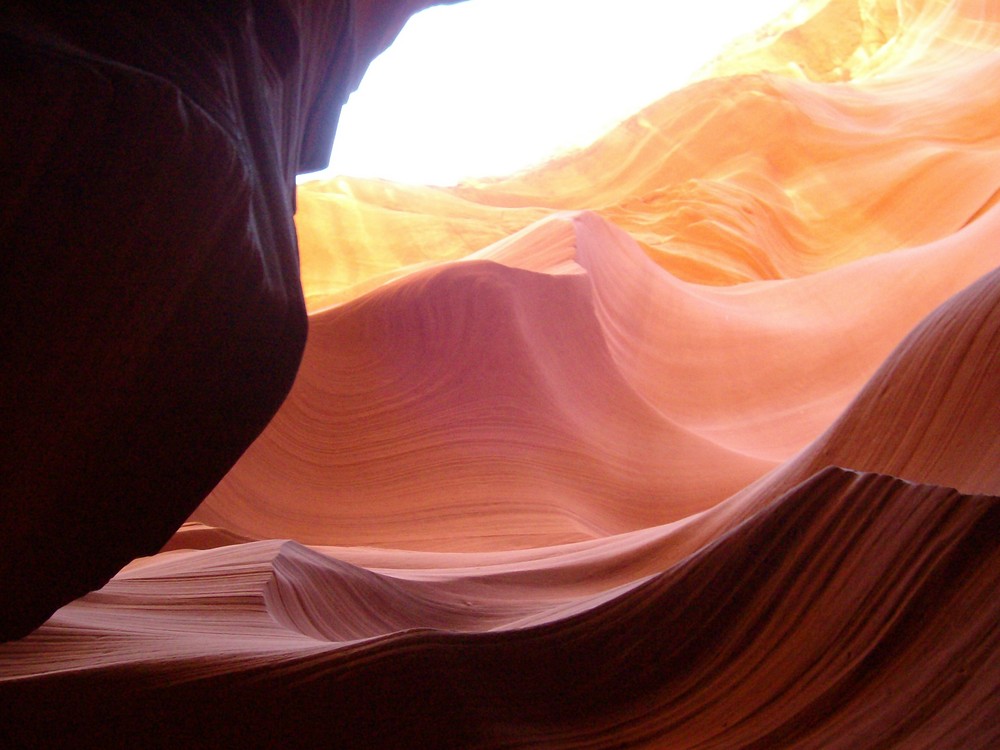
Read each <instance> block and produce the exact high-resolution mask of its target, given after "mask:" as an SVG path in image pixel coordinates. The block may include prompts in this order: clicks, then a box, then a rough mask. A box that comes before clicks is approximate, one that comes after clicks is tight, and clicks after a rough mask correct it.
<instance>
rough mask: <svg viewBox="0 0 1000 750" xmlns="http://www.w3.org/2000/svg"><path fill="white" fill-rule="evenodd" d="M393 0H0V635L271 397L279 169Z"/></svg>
mask: <svg viewBox="0 0 1000 750" xmlns="http://www.w3.org/2000/svg"><path fill="white" fill-rule="evenodd" d="M423 4H424V5H426V4H427V3H423ZM396 5H397V6H398V7H392V6H391V4H387V3H372V4H365V3H363V2H359V3H344V2H333V1H331V2H318V3H308V4H299V3H293V2H289V3H285V2H275V3H256V2H231V3H214V4H213V3H209V4H207V5H204V6H203V4H198V3H158V2H145V3H141V4H138V5H136V4H130V3H104V2H88V3H76V4H74V6H73V8H72V9H71V10H70V11H67V8H66V7H65V4H63V3H38V2H25V3H22V2H17V1H16V0H15V2H11V3H5V4H4V7H3V9H2V11H0V33H2V35H3V44H2V46H0V58H2V64H0V70H2V74H0V76H2V85H0V97H2V99H0V102H2V107H0V111H2V114H0V133H2V137H0V152H2V155H0V159H2V163H3V170H2V172H0V192H2V196H3V198H2V200H3V209H2V212H0V244H2V246H3V254H4V263H3V269H2V275H0V308H2V311H3V330H2V333H0V352H2V355H0V393H2V394H3V420H2V429H0V499H2V501H0V527H2V528H3V533H4V540H3V544H2V545H0V639H4V640H5V639H7V638H11V637H17V636H20V635H24V634H25V633H27V632H28V631H29V630H30V629H31V628H33V627H35V626H37V625H39V624H41V622H42V621H44V620H45V618H46V617H48V616H49V615H50V614H51V613H52V612H53V611H54V610H55V609H56V608H57V607H59V606H61V605H62V604H65V603H66V602H68V601H70V600H71V599H73V598H75V597H77V596H80V595H81V594H84V593H86V592H87V591H89V590H92V589H94V588H97V587H99V586H100V585H102V584H103V583H104V582H106V581H107V579H108V578H109V577H110V576H112V575H113V574H114V573H115V572H116V571H117V570H118V569H119V568H120V567H121V566H122V565H123V564H125V563H126V562H128V561H129V560H130V559H132V558H133V557H135V556H136V555H137V554H150V553H152V552H155V551H156V550H157V549H159V548H160V547H161V546H162V545H163V543H164V542H165V541H166V540H167V539H168V537H169V536H170V534H171V533H173V531H174V530H176V528H177V527H178V526H179V525H180V524H181V522H182V521H183V520H184V518H185V517H186V516H187V515H188V514H189V513H190V512H191V511H192V510H193V509H194V508H195V506H196V505H197V504H198V503H199V502H200V501H201V500H202V499H203V498H204V497H205V495H206V494H208V492H209V491H210V490H211V489H212V487H213V486H214V485H215V484H216V483H217V482H218V480H219V479H220V478H221V477H222V475H223V474H224V473H225V472H226V471H227V470H228V469H229V468H230V467H231V466H232V464H233V462H235V461H236V459H237V458H238V457H239V456H240V454H241V453H242V452H243V450H244V449H245V448H246V447H247V445H248V444H249V443H250V442H251V441H252V440H253V439H254V438H255V437H256V436H257V434H258V433H259V432H260V430H261V429H263V427H264V426H265V425H266V424H267V422H268V420H269V419H270V417H271V416H272V415H273V413H274V412H275V410H276V409H277V408H278V406H279V404H280V403H281V401H282V399H283V398H284V396H285V394H286V393H287V391H288V388H289V386H290V385H291V382H292V379H293V377H294V375H295V372H296V368H297V366H298V362H299V358H300V356H301V352H302V347H303V344H304V341H305V335H306V318H305V309H304V306H303V302H302V292H301V286H300V282H299V274H298V256H297V252H296V240H295V232H294V226H293V224H292V220H291V216H292V212H293V207H294V177H295V174H296V172H300V171H306V170H308V169H315V168H318V167H320V166H323V165H325V163H326V159H327V155H328V154H329V151H330V144H331V142H332V137H333V131H334V126H335V124H336V118H337V113H338V111H339V106H340V103H341V102H342V101H343V100H344V99H345V98H346V96H347V93H348V91H349V90H350V89H351V88H352V87H353V86H354V85H356V83H357V81H358V80H359V79H360V76H361V73H362V72H363V69H364V66H365V64H366V63H367V61H368V60H369V59H371V58H372V57H373V56H374V55H375V54H376V53H377V52H378V51H379V49H380V48H381V47H383V46H384V45H385V44H387V43H388V41H389V40H390V39H391V37H392V35H393V34H394V33H395V31H396V30H398V28H399V26H400V25H401V24H402V22H403V21H404V20H405V17H406V16H407V15H408V13H409V12H412V11H413V10H415V9H416V8H417V7H419V6H420V3H415V2H409V3H397V4H396ZM140 6H141V7H140ZM371 6H378V7H371Z"/></svg>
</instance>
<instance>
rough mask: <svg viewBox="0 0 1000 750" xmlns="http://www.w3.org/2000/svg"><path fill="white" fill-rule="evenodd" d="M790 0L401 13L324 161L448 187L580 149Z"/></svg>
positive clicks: (653, 0)
mask: <svg viewBox="0 0 1000 750" xmlns="http://www.w3.org/2000/svg"><path fill="white" fill-rule="evenodd" d="M792 4H793V0H742V1H741V0H699V2H679V1H677V0H468V1H467V2H464V3H460V4H458V5H453V6H440V7H434V8H430V9H428V10H425V11H423V12H421V13H418V14H417V15H415V16H414V17H413V18H411V19H410V21H409V22H408V23H407V25H406V27H405V28H404V29H403V30H402V32H400V34H399V37H398V38H397V39H396V41H395V42H394V43H393V44H392V46H391V47H390V48H389V49H388V50H386V51H385V52H384V53H383V54H382V55H380V56H379V57H378V58H377V59H376V60H375V61H374V62H372V64H371V67H370V68H369V69H368V72H367V74H366V75H365V78H364V80H363V81H362V83H361V86H360V87H359V88H358V90H357V91H356V92H355V93H354V94H352V95H351V98H350V100H349V101H348V103H347V104H346V106H345V107H344V109H343V113H342V115H341V119H340V125H339V127H338V130H337V136H336V141H335V144H334V148H333V154H332V157H331V162H330V168H329V169H328V170H326V171H324V172H320V173H314V174H311V175H304V176H303V177H301V178H300V180H304V179H314V178H316V177H323V178H326V177H333V176H335V175H341V174H343V175H351V176H355V177H380V178H383V179H389V180H395V181H399V182H410V183H418V184H431V185H453V184H456V183H458V182H459V181H461V180H462V179H464V178H473V177H488V176H502V175H507V174H512V173H514V172H517V171H520V170H522V169H525V168H527V167H530V166H533V165H535V164H538V163H541V162H543V161H545V160H546V159H547V158H549V157H551V156H552V155H554V154H555V153H558V152H561V151H565V150H567V149H570V148H575V147H579V146H585V145H587V144H589V143H591V142H592V141H594V140H595V139H596V138H598V137H599V136H600V135H602V134H603V133H605V132H606V131H607V130H609V129H610V128H611V127H613V126H614V125H616V124H617V123H618V122H621V121H622V120H623V119H625V118H627V117H629V116H630V115H632V114H635V113H636V112H637V111H638V110H640V109H641V108H642V107H644V106H645V105H647V104H649V103H651V102H653V101H655V100H657V99H659V98H661V97H663V96H665V95H666V94H668V93H669V92H670V91H673V90H676V89H678V88H680V87H682V86H684V85H685V84H686V83H688V82H690V80H691V79H692V77H693V76H694V74H695V73H696V72H698V71H699V70H700V69H701V68H702V67H703V66H704V65H705V64H706V63H708V62H709V61H711V60H712V59H713V58H714V57H716V56H717V55H718V54H719V52H721V51H722V49H723V48H725V47H726V45H728V44H729V43H730V42H732V41H733V40H734V39H736V38H738V37H740V36H742V35H744V34H747V33H749V32H752V31H754V30H755V29H756V28H758V27H760V26H762V25H763V24H764V23H766V22H767V21H769V20H771V19H772V18H775V17H776V16H778V15H779V14H780V13H782V12H783V11H785V10H787V9H788V8H789V7H790V6H791V5H792Z"/></svg>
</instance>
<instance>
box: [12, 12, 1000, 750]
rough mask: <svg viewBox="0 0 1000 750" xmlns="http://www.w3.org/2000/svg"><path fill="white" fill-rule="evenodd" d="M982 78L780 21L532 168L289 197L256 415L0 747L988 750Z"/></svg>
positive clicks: (990, 132) (973, 33) (877, 18)
mask: <svg viewBox="0 0 1000 750" xmlns="http://www.w3.org/2000/svg"><path fill="white" fill-rule="evenodd" d="M998 49H1000V10H996V9H994V8H993V6H992V5H991V4H989V3H981V2H961V1H959V2H953V3H932V2H926V3H924V2H909V3H898V4H897V3H887V2H874V1H871V2H868V1H862V2H859V1H858V0H855V2H846V1H844V2H837V1H836V0H834V1H833V2H829V3H816V2H813V3H806V4H804V5H803V6H802V8H800V9H799V10H798V11H796V12H794V13H792V14H790V15H789V16H788V17H787V18H785V19H784V20H783V21H781V22H776V23H775V24H774V25H773V26H772V27H770V28H768V29H766V30H763V31H762V32H760V33H758V34H756V35H755V36H753V37H751V38H748V39H747V40H744V41H742V42H740V43H739V44H736V45H734V46H733V47H732V48H731V49H730V50H729V52H728V53H727V54H726V55H724V56H723V57H722V58H721V59H719V60H718V61H716V63H714V64H713V66H712V67H711V68H710V69H709V70H708V71H706V74H705V77H704V78H703V79H702V80H701V81H699V82H698V83H695V84H693V85H691V86H689V87H687V88H685V89H683V90H681V91H679V92H676V93H673V94H671V95H670V96H667V97H666V98H665V99H663V100H661V101H660V102H657V103H655V104H653V105H652V106H650V107H649V108H647V109H646V110H644V111H643V112H641V113H639V114H637V115H636V116H635V117H634V118H632V119H631V120H629V121H627V122H625V123H623V124H622V125H621V126H619V127H618V128H616V129H615V130H614V131H612V132H611V133H609V134H608V135H607V136H606V137H605V138H603V139H602V140H600V141H598V142H597V143H595V144H594V145H593V146H592V147H590V148H588V149H586V150H584V151H581V152H578V153H575V154H571V155H567V156H565V157H562V158H560V159H558V160H556V161H553V162H550V163H549V164H546V165H544V166H542V167H540V168H538V169H535V170H532V171H529V172H527V173H524V174H521V175H517V176H514V177H510V178H505V179H498V180H492V181H488V182H483V183H477V184H466V185H462V186H460V187H456V188H450V189H439V188H427V187H415V186H406V185H396V184H389V183H385V182H379V181H365V180H351V179H338V180H335V181H330V182H324V183H310V184H306V185H302V186H300V188H299V191H298V196H297V206H298V213H297V216H296V223H297V228H298V232H299V241H300V253H301V269H302V289H303V291H304V297H305V303H306V307H307V308H308V310H309V338H308V342H307V344H306V347H305V352H304V355H303V359H302V364H301V367H300V369H299V371H298V375H297V377H296V380H295V383H294V385H293V386H292V389H291V393H290V394H289V397H288V399H287V400H286V401H285V403H284V405H283V406H282V407H281V408H280V410H279V411H278V413H277V415H276V416H275V418H274V419H273V421H272V422H271V423H270V424H269V426H268V427H267V428H266V429H265V430H264V431H263V432H262V434H261V435H260V437H259V438H258V439H257V440H256V441H255V442H254V443H253V445H252V446H251V447H250V448H249V449H248V450H247V451H246V452H245V453H244V454H243V456H242V458H240V460H239V461H238V462H237V463H236V465H235V466H234V467H233V468H232V470H231V471H230V472H229V473H228V474H227V475H226V476H225V478H224V479H222V481H221V482H220V483H219V484H218V486H217V487H216V488H215V489H214V491H213V492H212V493H211V494H210V495H209V496H208V498H207V499H206V501H205V502H204V503H203V504H202V505H201V506H200V507H199V508H198V510H197V511H196V512H195V514H194V515H193V516H192V518H191V520H190V522H189V523H186V524H185V525H184V526H183V527H182V528H181V529H180V531H179V532H178V533H177V534H176V535H174V537H173V538H172V539H171V540H170V542H169V543H168V545H167V547H166V548H165V550H164V551H162V552H161V553H159V554H157V555H153V556H150V557H146V558H141V559H138V560H135V561H133V562H132V563H131V564H130V565H129V566H127V567H126V568H125V569H124V570H123V571H122V572H120V573H119V574H118V575H117V576H116V577H115V578H114V579H113V580H111V581H110V582H109V583H108V584H107V586H105V587H104V588H103V589H101V590H100V591H97V592H95V593H92V594H90V595H88V596H86V597H83V598H82V599H80V600H79V601H76V602H74V603H72V604H70V605H68V606H66V607H64V608H63V609H61V610H60V611H59V612H57V613H56V614H55V615H54V616H53V617H52V618H51V619H50V620H49V622H48V623H46V624H45V625H44V626H43V627H41V628H40V629H39V630H38V631H37V632H35V633H34V634H32V635H31V636H29V637H28V638H25V639H22V640H21V641H18V642H16V643H11V644H7V645H6V646H4V647H2V648H0V702H2V705H4V706H5V707H8V708H9V711H10V715H11V717H12V720H11V721H10V722H9V727H10V730H9V731H10V734H11V736H12V737H15V738H20V737H32V736H35V734H36V733H37V732H38V731H40V728H44V729H45V730H47V731H50V732H57V731H61V730H63V729H67V728H69V727H70V726H72V727H73V729H74V731H76V732H77V736H83V734H87V735H91V736H93V737H94V738H96V739H98V740H105V741H108V742H111V741H120V738H121V737H130V736H135V737H145V736H146V732H147V730H148V726H149V717H150V716H153V715H155V716H156V717H157V725H158V726H159V727H162V728H163V729H162V731H163V735H162V738H160V741H161V742H163V743H164V744H178V743H180V742H182V741H186V742H189V743H190V742H193V743H196V744H203V745H213V744H215V745H217V744H219V743H230V744H231V743H234V742H241V743H244V744H251V745H267V744H269V742H270V743H271V744H274V737H275V736H276V734H275V733H276V732H288V733H289V734H287V735H284V734H283V735H282V736H281V740H280V743H279V744H288V743H292V744H302V745H305V746H316V745H329V744H331V743H332V744H334V745H336V746H341V747H364V748H371V747H386V748H399V747H546V748H552V747H608V748H611V747H650V748H662V747H669V748H695V747H719V748H750V747H753V748H800V747H802V748H837V747H842V748H857V747H899V748H927V749H928V750H931V749H933V748H991V747H996V746H997V745H998V744H1000V729H998V727H1000V700H998V698H997V696H998V695H1000V657H998V654H1000V631H998V629H997V627H996V622H997V618H998V617H1000V597H998V596H997V595H996V593H997V591H998V588H1000V500H998V499H997V495H1000V428H998V426H1000V399H998V398H997V394H998V393H1000V367H998V366H997V361H998V360H997V351H998V348H1000V269H998V266H1000V243H998V242H997V237H998V236H1000V206H997V205H996V199H995V196H996V195H997V194H998V190H1000V117H998V115H1000V109H998V102H1000V53H998V52H997V50H998ZM204 442H205V441H204V439H201V440H199V441H195V442H192V443H191V445H190V446H189V448H190V453H191V456H192V460H196V459H197V458H198V457H200V456H201V455H202V453H203V452H204V451H205V450H207V449H206V448H205V447H204V445H203V443H204ZM41 538H44V537H41ZM222 695H224V696H225V699H224V700H222V699H220V696H222ZM57 696H58V700H55V698H56V697H57ZM67 696H72V698H67ZM67 702H69V704H71V705H72V707H73V711H68V710H67ZM86 716H94V717H95V718H94V720H93V721H89V720H83V721H82V722H81V720H80V718H79V717H86ZM97 717H99V718H97ZM279 727H280V728H281V729H276V728H279Z"/></svg>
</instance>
